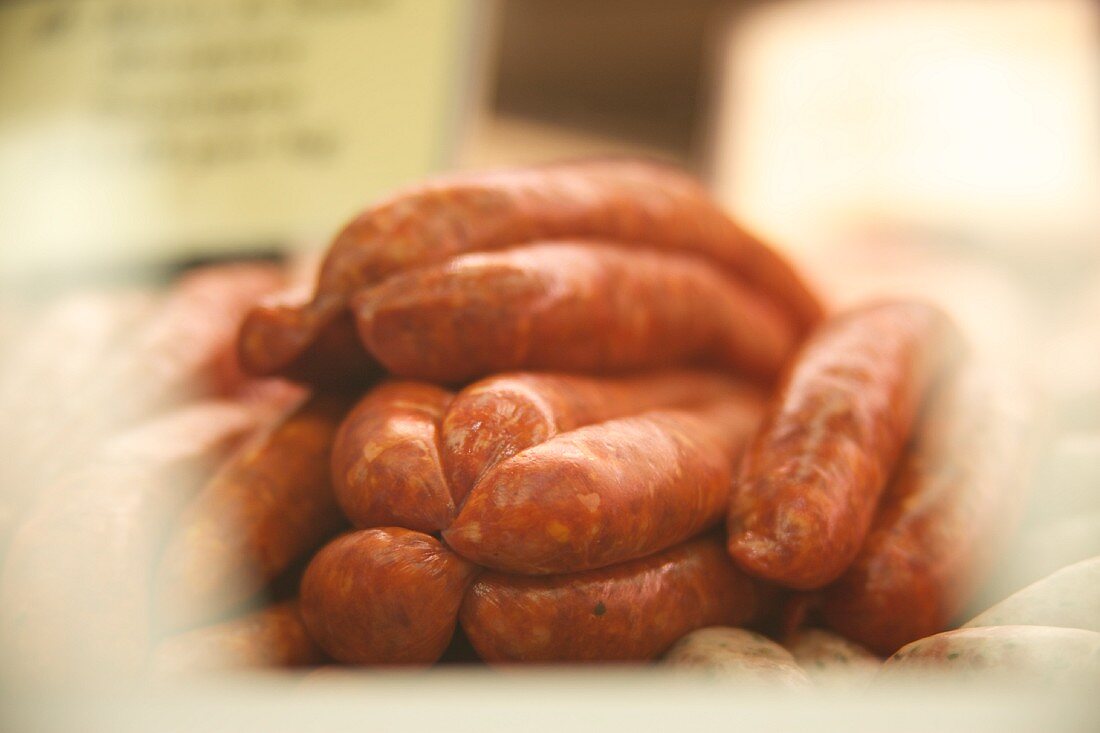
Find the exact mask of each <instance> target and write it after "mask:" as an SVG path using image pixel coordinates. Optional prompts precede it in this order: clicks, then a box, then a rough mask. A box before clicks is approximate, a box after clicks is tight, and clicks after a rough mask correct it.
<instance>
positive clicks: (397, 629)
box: [301, 527, 477, 664]
mask: <svg viewBox="0 0 1100 733" xmlns="http://www.w3.org/2000/svg"><path fill="white" fill-rule="evenodd" d="M476 570H477V568H475V567H474V566H473V565H471V564H470V563H468V562H466V561H465V560H463V559H462V558H460V557H459V556H457V555H455V554H454V553H453V552H451V551H449V550H448V549H447V548H446V547H445V546H444V545H442V544H440V542H439V541H438V540H436V539H435V538H434V537H431V536H429V535H426V534H422V533H420V532H413V531H411V530H407V529H401V528H399V527H382V528H377V529H364V530H358V531H355V532H351V533H348V534H344V535H341V536H340V537H338V538H336V539H335V540H333V541H332V542H330V543H329V544H328V545H326V546H325V547H324V548H322V549H321V551H320V552H318V553H317V555H316V557H314V558H313V560H312V561H311V562H310V564H309V566H308V567H307V568H306V572H305V575H304V576H303V578H302V591H301V603H302V618H303V620H304V621H305V624H306V628H307V629H308V630H309V633H310V636H312V637H313V639H315V640H316V641H317V643H318V644H319V645H320V646H321V648H322V649H324V650H325V651H326V652H327V653H328V654H329V655H330V656H332V657H333V658H334V659H337V660H339V661H341V662H346V663H349V664H431V663H432V662H435V661H436V660H437V659H439V657H440V656H442V654H443V652H444V650H446V648H447V645H448V643H449V642H450V641H451V636H452V635H453V633H454V629H455V623H456V621H457V618H458V608H459V604H461V602H462V597H463V595H464V594H465V593H466V589H467V588H468V587H469V585H470V582H471V581H472V580H473V578H474V577H475V573H476Z"/></svg>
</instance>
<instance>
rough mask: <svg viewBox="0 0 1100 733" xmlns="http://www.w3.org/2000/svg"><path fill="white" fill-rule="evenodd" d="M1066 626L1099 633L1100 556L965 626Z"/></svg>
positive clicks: (1033, 586)
mask: <svg viewBox="0 0 1100 733" xmlns="http://www.w3.org/2000/svg"><path fill="white" fill-rule="evenodd" d="M1006 625H1024V626H1066V627H1072V628H1078V629H1088V630H1090V631H1100V556H1098V557H1093V558H1090V559H1088V560H1082V561H1081V562H1077V563H1074V564H1072V565H1069V566H1068V567H1064V568H1062V569H1061V570H1059V571H1058V572H1056V573H1054V574H1053V575H1050V576H1048V577H1046V578H1043V579H1042V580H1039V581H1037V582H1035V583H1032V584H1031V585H1029V586H1028V587H1026V588H1024V589H1023V590H1020V591H1017V592H1016V593H1013V594H1012V595H1011V596H1009V597H1008V598H1006V599H1004V600H1003V601H1001V602H1000V603H998V604H996V605H995V606H993V607H992V608H990V609H987V610H986V611H983V612H982V613H979V614H978V615H977V616H975V617H974V618H972V619H970V620H969V621H967V622H966V624H964V626H966V627H971V626H1006Z"/></svg>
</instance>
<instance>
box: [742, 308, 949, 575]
mask: <svg viewBox="0 0 1100 733" xmlns="http://www.w3.org/2000/svg"><path fill="white" fill-rule="evenodd" d="M957 344H958V337H957V335H956V334H955V331H954V329H953V326H952V325H951V322H950V320H949V319H948V318H947V316H946V315H944V314H943V313H942V312H941V311H939V310H938V309H937V308H935V307H932V306H929V305H925V304H922V303H917V302H908V301H884V302H878V303H874V304H871V305H868V306H864V307H862V308H858V309H856V310H853V311H850V312H848V313H846V314H844V315H841V316H838V317H837V318H835V319H833V320H830V321H829V322H828V323H826V324H825V325H824V326H822V327H821V329H819V330H818V331H817V332H815V333H814V334H813V336H811V338H810V339H809V341H808V342H807V343H806V344H805V345H804V347H803V348H802V350H801V351H800V352H799V354H798V356H797V357H795V361H794V363H793V364H792V366H791V367H790V369H789V371H788V372H787V374H786V375H785V377H784V378H783V380H782V382H781V384H780V386H779V390H778V392H777V393H776V395H775V397H774V399H773V402H772V405H771V406H770V408H769V409H768V411H767V413H766V416H765V418H764V422H763V425H762V426H761V428H760V430H759V432H758V433H757V435H756V437H755V439H754V440H753V442H752V444H751V445H750V446H749V448H748V449H747V450H746V451H745V455H744V458H743V460H742V463H741V468H740V470H739V474H738V479H737V483H736V485H735V487H734V491H733V501H732V503H731V508H730V516H729V523H728V528H729V551H730V554H731V555H732V556H733V558H734V560H735V561H736V562H737V563H738V564H739V565H740V566H741V567H742V568H744V569H745V570H746V571H748V572H749V573H752V574H754V575H758V576H760V577H761V578H766V579H768V580H772V581H774V582H776V583H780V584H782V585H785V586H788V587H791V588H797V589H801V590H808V589H812V588H818V587H821V586H824V585H826V584H828V583H830V582H831V581H833V580H835V579H836V578H837V577H838V576H839V575H840V574H841V573H842V572H843V571H844V569H845V568H846V567H847V566H848V565H849V564H850V563H851V562H852V560H853V559H854V558H855V555H856V553H857V552H858V551H859V548H860V546H861V545H862V544H863V539H864V537H865V536H866V534H867V530H868V528H869V526H870V523H871V518H872V516H873V513H874V510H875V506H876V504H877V502H878V499H879V496H880V494H881V493H882V490H883V487H884V486H885V483H886V480H887V478H888V477H889V474H890V472H891V470H892V469H893V467H894V463H895V461H896V460H897V457H898V455H899V453H900V451H901V448H902V446H903V444H904V443H905V441H906V439H907V438H908V435H909V432H910V430H911V428H912V423H913V421H914V418H915V415H916V413H917V410H918V409H919V408H920V406H921V404H922V402H923V400H924V397H925V394H926V392H927V391H928V389H929V387H930V385H931V384H932V382H933V381H934V380H935V379H936V377H937V376H938V375H939V374H940V373H941V372H943V371H944V370H945V368H946V367H947V365H948V363H950V361H951V360H952V356H953V354H954V352H955V349H956V348H957Z"/></svg>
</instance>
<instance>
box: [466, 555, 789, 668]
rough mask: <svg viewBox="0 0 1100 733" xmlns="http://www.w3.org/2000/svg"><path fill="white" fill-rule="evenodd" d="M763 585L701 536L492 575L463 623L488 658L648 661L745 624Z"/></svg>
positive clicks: (478, 587) (763, 594)
mask: <svg viewBox="0 0 1100 733" xmlns="http://www.w3.org/2000/svg"><path fill="white" fill-rule="evenodd" d="M768 602H769V594H768V591H767V589H765V588H763V587H762V586H760V585H758V584H757V583H756V582H755V581H753V580H751V579H749V578H748V577H746V576H745V575H743V574H742V573H741V572H740V571H739V570H737V568H736V567H734V565H733V563H731V562H730V559H729V556H728V555H726V553H725V551H724V549H723V547H722V543H721V540H720V539H719V538H717V537H705V538H701V539H696V540H693V541H691V542H686V543H684V544H682V545H679V546H677V547H674V548H672V549H669V550H666V551H664V552H661V553H658V554H656V555H651V556H650V557H647V558H643V559H640V560H633V561H631V562H626V563H623V564H621V565H615V566H612V567H609V568H602V569H600V570H590V571H588V572H584V573H573V574H568V575H551V576H545V577H532V576H522V575H505V574H504V573H496V572H487V573H485V574H484V575H482V576H481V577H480V578H479V579H478V580H477V581H476V582H475V583H474V584H473V586H471V588H470V591H469V592H468V593H467V594H466V599H465V600H464V601H463V603H462V610H461V612H460V614H459V620H460V623H461V624H462V628H463V630H465V632H466V635H467V636H468V637H469V639H470V642H471V643H472V644H473V645H474V648H475V649H476V650H477V653H478V655H479V656H480V657H481V658H482V659H484V660H485V661H488V662H555V661H569V662H579V661H605V662H607V661H631V660H646V659H652V658H654V657H656V656H658V655H659V654H661V653H662V652H664V651H665V650H666V649H667V648H668V647H669V646H671V645H672V643H673V642H675V641H676V640H677V639H679V638H680V637H681V636H683V635H684V634H686V633H687V632H689V631H691V630H692V629H697V628H701V627H703V626H712V625H715V624H725V625H736V624H743V623H747V622H749V621H751V620H753V619H754V618H756V617H757V616H758V615H760V614H761V612H763V611H764V610H765V609H766V606H767V604H768Z"/></svg>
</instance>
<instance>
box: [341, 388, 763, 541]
mask: <svg viewBox="0 0 1100 733" xmlns="http://www.w3.org/2000/svg"><path fill="white" fill-rule="evenodd" d="M738 396H740V397H742V398H743V399H744V400H746V404H749V403H752V402H753V401H754V400H758V396H759V392H758V391H757V390H756V389H755V388H753V387H750V386H748V385H745V384H743V383H741V382H738V381H736V380H733V379H730V378H728V377H725V376H722V375H719V374H716V373H710V372H696V371H686V370H679V371H668V372H659V373H654V374H647V375H643V376H637V377H625V378H618V379H615V378H599V377H584V376H580V375H568V374H547V373H532V372H518V373H513V374H505V375H499V376H496V377H489V378H487V379H485V380H482V381H481V382H477V383H475V384H472V385H470V386H469V387H467V388H466V389H464V390H462V391H461V392H460V393H459V394H458V395H457V397H454V398H453V399H454V401H453V402H452V395H451V393H450V392H448V391H446V390H443V389H441V388H439V387H436V386H434V385H431V384H427V383H423V382H387V383H384V384H381V385H379V386H377V387H375V388H374V389H372V390H371V391H370V392H368V393H367V395H366V396H365V397H364V398H363V399H362V400H360V402H359V404H357V405H356V406H355V407H354V408H353V409H352V410H351V412H349V413H348V416H347V417H346V418H345V420H344V422H343V423H342V425H341V426H340V430H339V432H338V433H337V435H336V441H335V444H334V447H333V452H332V477H333V486H334V489H335V491H336V498H337V501H338V502H339V504H340V507H341V509H342V510H343V512H344V514H345V516H347V518H348V519H349V520H351V522H352V524H354V525H355V526H357V527H363V528H366V527H383V526H390V525H392V526H401V527H406V528H408V529H415V530H418V531H421V532H428V533H431V532H438V531H440V530H442V529H446V528H447V527H448V526H450V524H451V522H452V521H453V520H454V518H455V515H456V511H457V507H458V506H460V505H461V502H462V501H463V500H464V499H465V497H466V495H467V494H468V493H469V490H470V488H471V487H472V485H473V482H474V480H475V479H476V478H478V477H480V476H481V475H482V474H483V473H484V472H485V471H487V470H488V469H489V468H491V467H492V466H493V465H495V464H496V463H497V462H499V461H500V460H502V459H504V458H508V457H510V456H512V455H515V454H516V453H518V452H520V451H521V450H523V449H524V448H529V447H531V446H533V445H536V444H538V443H541V442H543V441H545V440H548V439H549V438H552V437H553V436H555V435H557V434H559V433H561V432H565V431H568V430H571V429H573V428H576V427H581V426H583V425H588V424H591V423H595V422H599V421H602V420H607V419H611V418H615V417H621V416H624V415H631V414H634V413H638V412H643V411H645V410H647V409H652V408H657V407H670V406H691V405H698V404H699V403H701V402H704V401H707V400H714V399H717V398H719V397H727V398H736V397H738ZM448 405H450V407H448ZM441 419H442V424H441V423H440V421H441Z"/></svg>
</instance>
